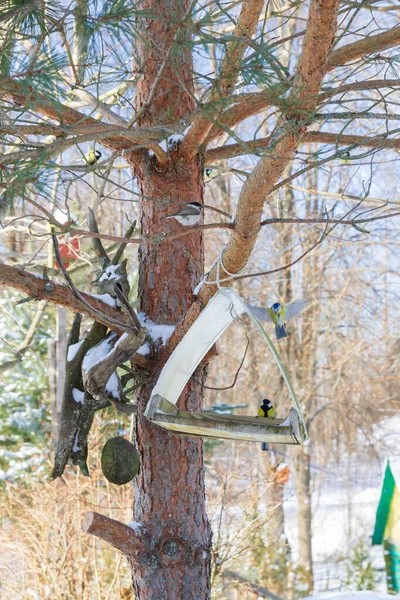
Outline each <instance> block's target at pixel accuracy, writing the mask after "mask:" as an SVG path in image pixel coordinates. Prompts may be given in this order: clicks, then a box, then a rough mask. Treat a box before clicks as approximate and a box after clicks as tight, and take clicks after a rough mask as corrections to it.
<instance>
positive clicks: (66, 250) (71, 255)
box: [55, 237, 81, 269]
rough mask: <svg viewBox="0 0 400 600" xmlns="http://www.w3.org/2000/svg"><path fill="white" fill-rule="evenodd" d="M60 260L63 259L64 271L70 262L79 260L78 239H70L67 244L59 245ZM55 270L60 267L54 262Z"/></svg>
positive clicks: (79, 242)
mask: <svg viewBox="0 0 400 600" xmlns="http://www.w3.org/2000/svg"><path fill="white" fill-rule="evenodd" d="M59 249H60V254H61V258H62V259H63V265H64V267H65V268H66V269H68V267H69V266H70V264H71V263H72V262H74V261H75V260H77V259H78V258H79V253H80V249H81V241H80V239H79V238H78V237H71V238H70V239H69V240H68V242H66V243H64V244H59ZM55 267H56V269H59V268H60V266H59V264H58V262H57V260H56V263H55Z"/></svg>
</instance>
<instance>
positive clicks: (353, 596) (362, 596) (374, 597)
mask: <svg viewBox="0 0 400 600" xmlns="http://www.w3.org/2000/svg"><path fill="white" fill-rule="evenodd" d="M314 598H318V599H319V600H393V596H391V595H390V594H382V593H380V592H325V593H324V594H318V595H316V596H308V597H307V598H304V600H312V599H314Z"/></svg>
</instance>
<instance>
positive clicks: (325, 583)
mask: <svg viewBox="0 0 400 600" xmlns="http://www.w3.org/2000/svg"><path fill="white" fill-rule="evenodd" d="M374 440H375V441H374V444H373V446H372V447H371V450H370V451H369V452H368V456H367V455H366V457H365V461H360V459H359V458H358V460H357V459H356V458H354V457H348V456H343V458H342V460H341V461H340V462H339V463H336V462H335V463H332V464H327V465H324V466H323V467H320V466H317V465H314V466H312V468H311V472H312V475H313V482H314V490H313V559H314V577H315V584H316V590H317V591H323V590H334V589H338V588H339V586H340V583H341V581H343V578H344V577H345V562H344V561H343V560H341V559H343V558H346V557H347V558H348V557H349V555H351V549H352V547H353V546H354V544H355V543H356V542H357V541H358V540H360V538H364V540H365V542H366V544H368V547H369V548H368V549H369V551H370V558H371V559H372V563H373V566H374V567H375V569H377V570H378V578H379V582H378V585H377V589H378V590H379V591H380V592H385V591H386V576H385V572H384V560H383V550H382V547H381V546H369V544H370V538H371V536H372V533H373V529H374V524H375V514H376V509H377V506H378V501H379V498H380V491H381V484H382V479H383V473H384V469H385V466H386V459H387V457H388V456H393V455H396V454H399V453H400V446H399V440H400V415H399V416H396V417H392V418H391V419H385V420H384V421H382V422H381V423H379V424H378V425H377V426H376V427H375V430H374ZM364 443H365V442H364ZM366 452H367V450H366ZM285 492H286V499H285V504H284V508H285V530H286V535H287V537H288V539H289V542H290V544H291V548H292V552H293V558H295V559H296V555H297V553H298V540H297V502H296V492H295V487H294V481H293V478H291V479H290V481H289V484H288V485H287V486H286V490H285ZM321 597H322V596H321ZM323 597H324V598H325V597H326V598H328V597H329V599H330V600H331V598H333V596H328V595H324V596H323ZM371 597H372V596H368V598H371ZM374 597H378V596H376V595H375V596H374ZM379 597H380V596H379ZM382 597H383V596H382ZM335 598H336V596H335ZM341 598H342V597H341ZM358 598H360V600H367V597H366V598H365V599H364V598H361V596H360V595H359V596H358Z"/></svg>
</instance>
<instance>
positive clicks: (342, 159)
mask: <svg viewBox="0 0 400 600" xmlns="http://www.w3.org/2000/svg"><path fill="white" fill-rule="evenodd" d="M350 156H351V155H350V152H349V151H348V150H347V151H346V152H343V154H342V155H341V157H340V162H341V163H343V164H345V165H347V164H349V163H351V160H350Z"/></svg>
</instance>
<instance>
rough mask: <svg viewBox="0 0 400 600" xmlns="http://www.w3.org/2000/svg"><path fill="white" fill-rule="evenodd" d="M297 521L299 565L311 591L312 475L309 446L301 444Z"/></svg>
mask: <svg viewBox="0 0 400 600" xmlns="http://www.w3.org/2000/svg"><path fill="white" fill-rule="evenodd" d="M295 471H296V492H297V521H298V530H299V566H300V568H301V571H302V573H301V575H302V577H304V583H305V584H306V586H307V590H308V591H309V592H310V593H311V592H312V590H313V587H314V582H313V560H312V528H311V524H312V523H311V516H312V513H311V477H310V456H309V446H300V448H299V450H298V451H297V452H296V461H295Z"/></svg>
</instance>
